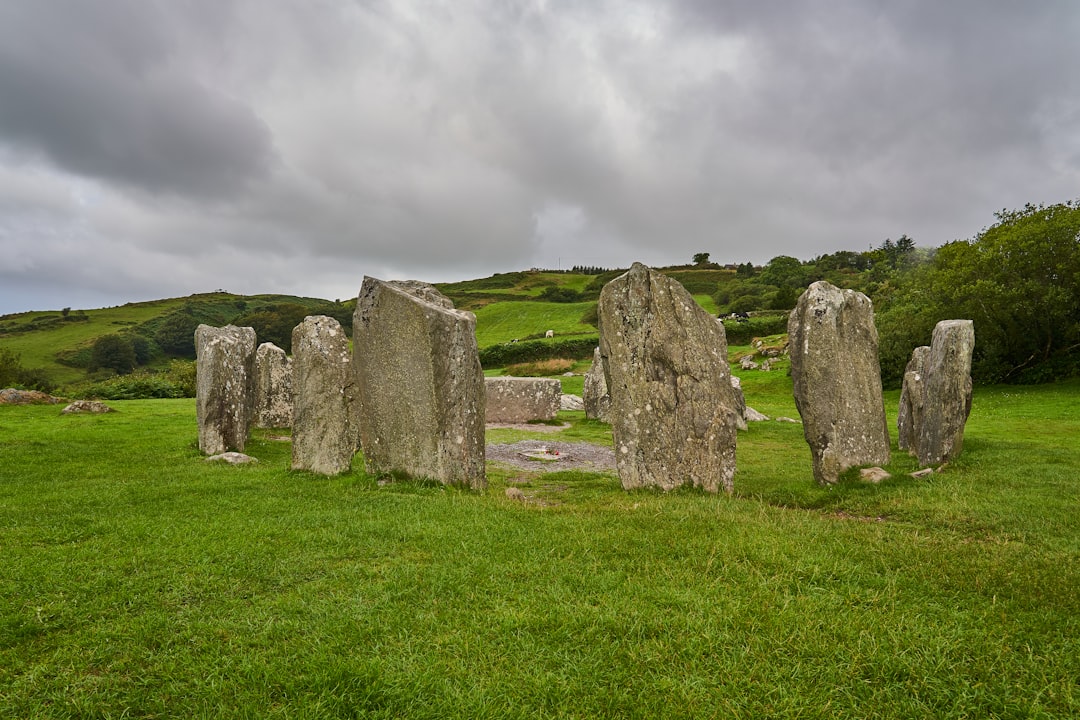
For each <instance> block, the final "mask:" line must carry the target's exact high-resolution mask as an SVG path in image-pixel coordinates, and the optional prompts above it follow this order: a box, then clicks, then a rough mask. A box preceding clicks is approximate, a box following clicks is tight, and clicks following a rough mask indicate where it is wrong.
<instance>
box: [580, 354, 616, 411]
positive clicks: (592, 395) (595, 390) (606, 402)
mask: <svg viewBox="0 0 1080 720" xmlns="http://www.w3.org/2000/svg"><path fill="white" fill-rule="evenodd" d="M581 398H582V401H583V402H584V403H585V417H587V418H588V419H590V420H602V421H603V422H607V420H608V410H609V409H610V408H611V396H610V395H608V389H607V379H605V377H604V358H602V357H600V348H596V349H595V350H593V359H592V365H590V366H589V371H588V372H587V373H585V382H584V385H583V386H582V389H581Z"/></svg>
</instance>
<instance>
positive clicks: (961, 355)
mask: <svg viewBox="0 0 1080 720" xmlns="http://www.w3.org/2000/svg"><path fill="white" fill-rule="evenodd" d="M974 348H975V326H974V323H972V321H971V320H942V321H941V322H939V323H938V324H937V326H936V327H935V328H934V335H933V338H932V339H931V341H930V354H929V357H927V359H926V390H925V396H926V399H925V401H924V403H923V414H922V422H921V423H920V425H919V427H918V433H919V442H918V446H917V448H916V450H917V453H918V456H919V462H920V463H921V464H922V465H938V464H940V463H943V462H948V461H949V460H952V459H953V458H955V457H956V456H957V455H959V454H960V451H961V450H962V449H963V446H964V425H965V424H966V423H967V419H968V415H969V414H970V413H971V353H972V350H974Z"/></svg>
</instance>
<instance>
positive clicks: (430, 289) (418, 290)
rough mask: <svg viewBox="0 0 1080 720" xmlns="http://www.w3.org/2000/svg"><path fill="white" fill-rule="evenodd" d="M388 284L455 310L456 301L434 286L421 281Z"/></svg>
mask: <svg viewBox="0 0 1080 720" xmlns="http://www.w3.org/2000/svg"><path fill="white" fill-rule="evenodd" d="M387 283H388V284H389V285H393V286H394V287H396V288H397V289H399V290H404V291H405V292H407V293H409V294H410V295H412V296H413V297H418V298H420V299H421V300H425V301H427V302H429V303H431V304H433V305H438V306H439V307H444V308H446V309H447V310H453V309H454V301H453V300H451V299H450V298H448V297H446V296H445V295H443V294H442V293H441V292H439V290H438V288H436V287H435V286H434V285H430V284H428V283H426V282H421V281H419V280H389V281H387Z"/></svg>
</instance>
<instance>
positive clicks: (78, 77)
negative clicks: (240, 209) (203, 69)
mask: <svg viewBox="0 0 1080 720" xmlns="http://www.w3.org/2000/svg"><path fill="white" fill-rule="evenodd" d="M167 21H168V17H167V16H166V15H165V14H164V13H162V12H161V11H160V10H159V9H158V6H156V5H155V4H152V3H143V2H136V1H134V0H131V1H124V0H109V1H107V2H95V3H85V2H76V1H72V2H59V1H58V2H48V3H21V4H20V3H14V4H11V5H9V6H8V7H7V8H6V9H5V10H4V11H3V21H2V22H0V97H4V98H8V99H10V101H6V102H4V103H2V104H0V142H3V143H5V144H7V145H9V146H10V147H12V148H13V149H15V150H21V151H23V152H25V153H29V154H40V155H42V156H44V157H46V158H48V160H49V161H50V162H52V163H54V164H55V165H57V166H58V167H60V168H62V169H64V170H67V171H69V172H73V173H76V174H80V175H83V176H87V177H93V178H99V179H102V180H105V181H108V182H115V183H118V184H120V185H123V186H126V187H128V188H132V189H137V190H139V191H143V192H147V193H151V194H156V193H167V194H178V195H182V196H193V197H197V198H199V199H201V200H204V201H205V200H208V199H220V198H221V196H228V195H231V194H233V193H236V192H238V191H240V190H241V189H243V188H244V186H245V185H246V184H247V183H248V182H249V181H251V180H252V179H253V178H257V177H259V176H261V175H263V174H264V173H266V172H267V171H268V169H269V168H270V166H271V164H272V159H273V148H272V142H271V137H270V133H269V131H268V129H267V128H266V126H265V125H264V124H263V123H262V122H261V121H260V120H259V118H258V117H257V116H256V115H255V114H254V112H253V111H252V110H251V109H250V108H249V107H247V106H245V105H244V104H242V103H240V102H238V101H237V100H235V99H232V98H230V97H228V96H226V95H225V94H223V93H221V92H219V91H217V90H215V89H214V88H212V87H208V86H207V85H206V84H205V83H204V82H203V81H202V80H200V79H199V78H197V77H192V76H189V75H188V74H186V72H185V68H184V66H183V64H182V62H178V61H177V60H176V58H175V57H174V53H175V52H177V50H178V49H179V48H178V47H177V44H178V43H177V41H176V39H175V34H174V32H173V30H171V29H170V28H169V27H167V26H166V24H165V23H166V22H167Z"/></svg>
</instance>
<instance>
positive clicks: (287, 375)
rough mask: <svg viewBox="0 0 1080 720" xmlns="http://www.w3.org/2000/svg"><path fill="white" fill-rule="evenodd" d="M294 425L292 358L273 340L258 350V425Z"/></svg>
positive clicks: (256, 375)
mask: <svg viewBox="0 0 1080 720" xmlns="http://www.w3.org/2000/svg"><path fill="white" fill-rule="evenodd" d="M291 426H292V361H291V360H290V359H289V356H288V355H286V354H285V351H284V350H282V349H281V348H279V347H278V346H277V345H275V344H274V343H268V342H266V343H263V344H262V345H259V347H258V348H257V349H256V350H255V427H260V428H286V427H291Z"/></svg>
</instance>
